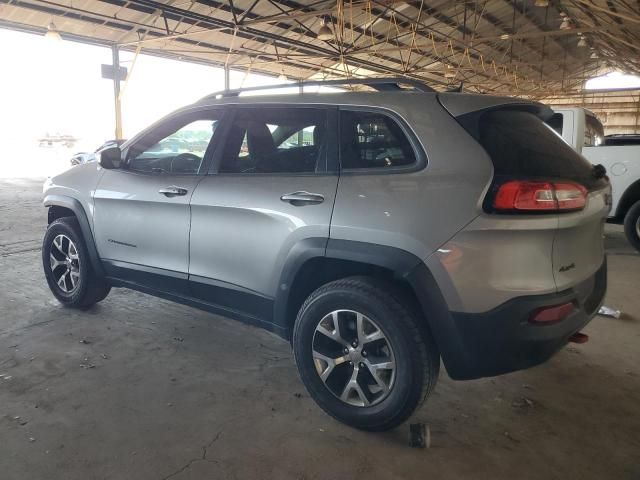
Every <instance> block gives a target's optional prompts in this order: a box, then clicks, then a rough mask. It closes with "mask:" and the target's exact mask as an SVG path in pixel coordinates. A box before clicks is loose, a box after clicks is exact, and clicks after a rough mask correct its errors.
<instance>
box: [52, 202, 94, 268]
mask: <svg viewBox="0 0 640 480" xmlns="http://www.w3.org/2000/svg"><path fill="white" fill-rule="evenodd" d="M43 204H44V206H45V207H53V206H56V207H64V208H68V209H69V210H71V211H72V212H73V213H74V215H75V216H76V218H77V219H78V224H79V225H80V230H81V231H82V236H83V238H84V241H85V244H86V245H87V251H88V252H89V259H90V260H91V265H92V266H93V269H94V272H95V273H96V274H97V275H98V276H100V277H104V276H105V274H104V269H103V268H102V262H101V261H100V257H99V256H98V250H97V249H96V243H95V240H94V238H93V232H92V231H91V226H90V225H89V219H88V218H87V214H86V212H85V211H84V208H83V206H82V204H81V203H80V202H79V201H78V200H77V199H75V198H73V197H68V196H66V195H56V194H50V195H46V196H45V197H44V201H43Z"/></svg>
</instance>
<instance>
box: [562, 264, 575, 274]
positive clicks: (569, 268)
mask: <svg viewBox="0 0 640 480" xmlns="http://www.w3.org/2000/svg"><path fill="white" fill-rule="evenodd" d="M572 268H576V264H575V263H570V264H569V265H564V266H562V267H560V271H561V272H568V271H569V270H571V269H572Z"/></svg>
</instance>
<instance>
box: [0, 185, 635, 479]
mask: <svg viewBox="0 0 640 480" xmlns="http://www.w3.org/2000/svg"><path fill="white" fill-rule="evenodd" d="M40 188H41V182H40V181H36V180H16V181H14V180H0V267H1V268H0V285H1V286H2V287H1V288H0V478H2V479H3V480H10V479H11V480H12V479H29V480H32V479H41V478H42V479H44V478H46V479H58V478H59V479H90V478H96V479H130V478H135V479H137V480H143V479H158V480H159V479H167V478H173V479H203V478H216V479H217V478H231V479H236V478H237V479H253V478H256V479H257V478H260V479H266V478H278V479H324V478H335V479H343V478H344V479H346V478H356V477H359V478H365V477H366V478H381V479H382V478H384V479H390V478H394V479H395V478H402V479H405V478H406V479H413V478H419V477H420V478H426V477H427V476H430V477H432V478H465V479H467V478H518V479H541V478H544V479H567V478H576V479H581V480H586V479H598V480H601V479H605V478H606V479H617V480H623V479H629V480H631V479H635V480H637V479H639V478H640V295H638V293H639V290H638V285H639V283H640V255H638V254H637V253H635V252H634V251H632V250H631V248H630V247H629V246H628V245H627V244H626V242H625V240H624V237H623V236H622V234H621V231H620V229H619V228H618V227H608V228H607V231H608V235H607V247H608V250H609V253H610V257H609V293H608V295H607V301H606V303H607V304H608V305H611V306H615V307H617V308H620V309H621V310H623V311H624V312H626V315H625V316H624V317H623V318H622V319H620V320H615V319H611V318H603V317H597V318H596V319H594V321H593V322H592V323H591V324H590V325H589V326H588V327H587V329H586V330H585V331H586V333H588V334H590V336H591V341H590V342H589V343H587V344H585V345H577V346H569V347H567V348H565V349H564V350H563V351H561V352H560V353H558V354H557V355H556V356H555V357H554V358H553V359H552V360H551V361H549V362H548V363H547V364H545V365H542V366H540V367H537V368H534V369H531V370H529V371H524V372H517V373H513V374H510V375H506V376H502V377H498V378H493V379H483V380H477V381H470V382H454V381H451V380H450V379H448V378H447V376H446V374H443V375H442V376H441V379H440V382H439V384H438V387H437V388H436V391H435V393H434V395H433V396H432V397H431V399H430V400H429V401H428V402H427V403H426V404H425V405H424V406H423V408H422V409H421V410H419V411H418V412H417V413H416V415H415V417H414V421H422V422H425V423H427V424H429V425H430V427H431V432H432V447H431V448H430V449H427V450H419V449H412V448H409V447H408V446H407V431H408V427H407V426H406V425H405V426H403V427H401V428H399V429H397V430H396V431H393V432H389V433H385V434H368V433H363V432H359V431H356V430H353V429H350V428H348V427H345V426H343V425H341V424H339V423H337V422H336V421H334V420H332V419H331V418H330V417H328V416H327V415H325V414H324V413H323V412H322V411H321V410H320V409H319V408H317V407H316V406H315V404H314V403H313V401H312V400H311V399H310V398H309V396H308V395H307V393H306V391H305V390H304V387H303V386H302V384H301V383H300V380H299V379H298V375H297V372H296V370H295V366H294V364H293V360H292V355H291V353H290V350H289V346H288V345H287V344H286V343H285V342H283V341H281V340H279V339H278V338H276V337H274V336H272V335H271V334H269V333H266V332H264V331H261V330H258V329H255V328H252V327H248V326H245V325H242V324H240V323H236V322H232V321H230V320H226V319H224V318H220V317H216V316H214V315H210V314H208V313H203V312H200V311H198V310H194V309H191V308H188V307H183V306H179V305H175V304H172V303H169V302H166V301H163V300H159V299H156V298H153V297H150V296H146V295H143V294H139V293H136V292H130V291H125V290H119V289H118V290H114V291H112V293H111V295H110V296H109V297H108V298H107V299H106V300H105V301H104V302H102V303H101V304H100V305H98V306H96V307H95V308H93V309H91V310H89V311H87V312H79V311H74V310H68V309H65V308H62V307H61V306H60V305H59V304H58V303H57V302H56V301H55V300H54V299H53V297H52V295H51V294H50V293H49V290H48V289H47V286H46V283H45V281H44V278H43V274H42V271H41V267H40V252H39V245H40V241H41V238H42V235H43V232H44V228H45V225H46V217H45V209H44V208H42V207H41V206H40ZM83 342H84V343H83ZM86 367H92V368H86ZM525 399H527V400H528V401H527V400H525ZM529 401H530V402H529Z"/></svg>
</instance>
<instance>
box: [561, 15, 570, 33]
mask: <svg viewBox="0 0 640 480" xmlns="http://www.w3.org/2000/svg"><path fill="white" fill-rule="evenodd" d="M571 28H573V27H572V26H571V20H569V18H568V17H566V16H563V17H562V23H561V24H560V30H571Z"/></svg>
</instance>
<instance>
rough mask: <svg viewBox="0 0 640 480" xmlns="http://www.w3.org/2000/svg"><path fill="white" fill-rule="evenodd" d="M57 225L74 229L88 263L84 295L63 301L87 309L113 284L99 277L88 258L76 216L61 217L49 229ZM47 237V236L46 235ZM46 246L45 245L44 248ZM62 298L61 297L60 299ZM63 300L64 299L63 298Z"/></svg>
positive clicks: (104, 294)
mask: <svg viewBox="0 0 640 480" xmlns="http://www.w3.org/2000/svg"><path fill="white" fill-rule="evenodd" d="M56 225H64V226H65V227H66V228H68V229H70V230H72V231H73V233H74V235H75V236H76V237H77V240H78V243H80V245H79V246H78V247H79V248H80V249H81V252H82V254H83V255H84V257H85V258H84V261H85V262H86V265H87V280H86V281H87V288H86V290H85V292H84V294H83V295H82V297H81V298H79V299H78V301H77V302H62V303H63V304H64V305H66V306H69V307H74V308H80V309H87V308H89V307H91V306H93V305H95V304H96V303H98V302H100V301H102V300H104V299H105V298H106V296H107V295H108V294H109V292H110V291H111V286H110V285H109V284H108V283H107V282H106V281H105V280H104V279H103V278H101V277H99V276H98V275H97V274H96V273H95V271H94V269H93V265H91V262H90V261H89V259H88V253H87V247H86V241H85V239H84V237H83V236H82V230H81V229H80V224H79V223H78V219H77V218H76V217H61V218H58V219H56V220H54V221H53V222H51V224H49V227H48V229H47V230H49V229H51V228H53V227H55V226H56ZM45 238H46V236H45ZM44 248H45V246H44V245H43V249H44ZM59 300H60V299H59ZM61 301H62V300H61Z"/></svg>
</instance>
